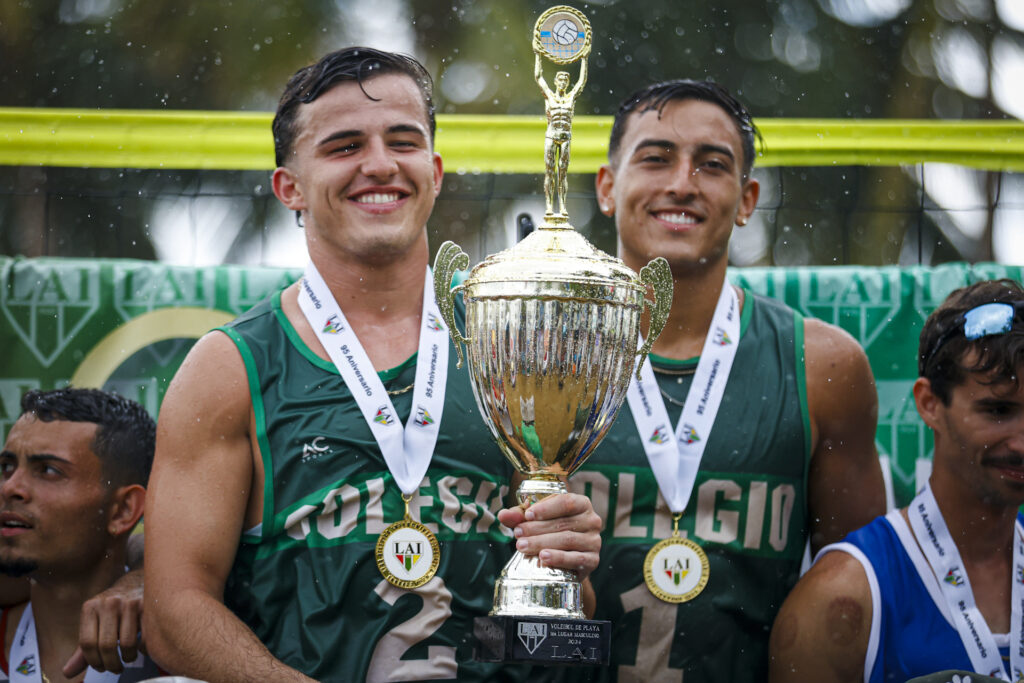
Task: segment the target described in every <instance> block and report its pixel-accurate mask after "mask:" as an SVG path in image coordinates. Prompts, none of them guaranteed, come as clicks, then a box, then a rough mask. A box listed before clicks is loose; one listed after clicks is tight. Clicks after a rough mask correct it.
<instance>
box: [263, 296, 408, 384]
mask: <svg viewBox="0 0 1024 683" xmlns="http://www.w3.org/2000/svg"><path fill="white" fill-rule="evenodd" d="M282 292H284V289H280V290H278V291H277V292H275V293H274V297H273V299H272V300H271V306H272V308H273V309H274V315H275V316H276V317H277V321H278V323H280V324H281V328H282V329H283V330H284V333H285V336H287V337H288V340H289V341H290V342H291V343H292V346H294V347H295V349H296V350H297V351H298V352H299V353H300V354H302V356H303V358H305V359H306V360H308V361H309V362H310V363H312V364H313V365H315V366H316V367H318V368H320V369H321V370H323V371H325V372H330V373H333V374H335V375H339V376H340V375H341V373H340V372H338V368H337V367H335V365H334V363H332V362H331V361H329V360H324V359H323V358H321V357H320V356H318V355H316V353H314V352H313V349H311V348H309V347H308V346H307V345H306V342H304V341H302V337H300V336H299V332H298V330H296V329H295V327H294V326H293V325H292V322H291V321H290V320H288V316H286V315H285V314H284V311H283V310H282V309H281V293H282ZM412 365H416V353H413V354H412V355H411V356H409V357H408V358H406V359H405V360H404V361H402V362H401V363H399V364H398V365H396V366H395V367H393V368H388V369H387V370H379V371H378V372H377V376H378V377H380V381H382V382H388V381H390V380H393V379H395V378H396V377H398V376H399V375H400V374H402V372H403V371H404V370H406V369H407V368H409V366H412Z"/></svg>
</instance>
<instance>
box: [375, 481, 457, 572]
mask: <svg viewBox="0 0 1024 683" xmlns="http://www.w3.org/2000/svg"><path fill="white" fill-rule="evenodd" d="M402 500H403V501H405V518H404V519H403V520H402V521H400V522H395V523H394V524H391V525H389V526H388V528H387V529H385V530H384V533H382V534H381V535H380V537H379V538H378V539H377V549H376V551H375V552H374V557H375V559H376V560H377V568H378V569H379V570H380V573H381V574H382V575H383V576H384V578H385V579H387V581H388V583H390V584H391V585H393V586H397V587H399V588H418V587H420V586H422V585H423V584H425V583H426V582H427V581H430V579H431V578H432V577H433V576H434V574H435V573H437V567H438V565H439V564H440V563H441V547H440V546H439V545H438V543H437V537H436V536H434V534H433V533H431V531H430V529H428V528H427V527H426V526H424V525H423V524H420V523H419V522H417V521H416V520H414V519H413V518H412V517H410V516H409V501H410V500H412V496H411V495H404V494H403V495H402Z"/></svg>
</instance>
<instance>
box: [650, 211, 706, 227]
mask: <svg viewBox="0 0 1024 683" xmlns="http://www.w3.org/2000/svg"><path fill="white" fill-rule="evenodd" d="M654 217H655V218H657V219H658V220H662V221H665V222H666V223H675V224H677V225H695V224H696V223H697V219H696V218H694V217H693V216H691V215H690V214H688V213H676V212H675V211H659V212H658V213H656V214H654Z"/></svg>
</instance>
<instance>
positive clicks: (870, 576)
mask: <svg viewBox="0 0 1024 683" xmlns="http://www.w3.org/2000/svg"><path fill="white" fill-rule="evenodd" d="M833 550H837V551H839V552H843V553H846V554H847V555H849V556H850V557H852V558H854V559H855V560H857V561H858V562H859V563H860V566H861V568H862V569H863V570H864V575H865V576H866V577H867V580H868V588H869V589H870V591H871V631H870V632H869V634H868V649H867V651H866V652H865V653H864V683H870V681H871V674H872V673H873V672H874V668H875V666H876V665H877V664H878V662H877V661H875V660H876V659H878V643H879V641H880V640H881V637H882V592H881V590H880V589H879V587H878V577H877V576H876V575H875V568H874V567H873V566H872V564H871V560H869V559H868V558H867V555H865V554H864V552H863V551H862V550H861V549H860V548H858V547H857V546H855V545H853V544H852V543H843V542H840V543H833V544H831V545H827V546H825V547H824V548H822V549H821V550H819V551H818V554H817V556H816V557H815V558H814V562H815V563H817V562H818V561H819V560H820V559H821V558H822V557H824V556H825V554H826V553H829V552H832V551H833Z"/></svg>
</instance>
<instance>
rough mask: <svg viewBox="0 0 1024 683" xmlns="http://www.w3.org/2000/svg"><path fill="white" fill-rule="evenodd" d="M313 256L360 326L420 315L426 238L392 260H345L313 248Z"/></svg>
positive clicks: (336, 297)
mask: <svg viewBox="0 0 1024 683" xmlns="http://www.w3.org/2000/svg"><path fill="white" fill-rule="evenodd" d="M310 258H311V260H312V261H313V263H314V265H316V268H317V270H318V271H320V276H321V277H323V279H324V282H326V283H327V287H328V288H329V289H330V290H331V294H332V295H333V296H334V300H335V301H337V302H338V305H339V306H340V307H341V310H342V311H343V312H344V313H345V317H346V318H347V319H348V320H349V322H350V323H352V325H353V327H354V328H356V329H357V330H358V328H359V326H360V324H361V323H363V322H364V321H365V322H370V323H374V322H376V321H382V320H384V321H393V320H396V319H404V318H407V317H409V316H412V317H415V318H417V320H418V319H419V316H420V312H421V309H422V303H423V275H424V273H425V272H426V267H427V261H428V251H427V243H426V239H425V238H424V240H423V241H422V244H421V245H417V246H416V247H415V248H414V250H413V251H412V252H411V253H409V254H408V255H407V256H405V257H403V258H402V259H398V260H395V261H389V262H366V261H358V262H351V261H344V262H339V260H337V259H335V258H332V257H325V256H324V255H323V254H319V253H316V252H313V251H311V252H310Z"/></svg>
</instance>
